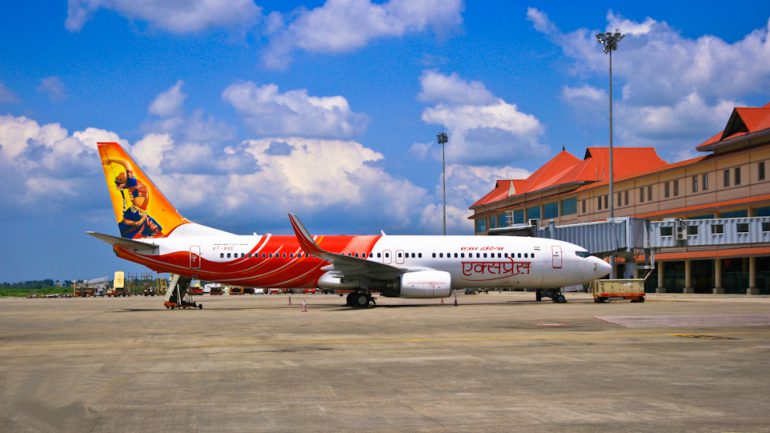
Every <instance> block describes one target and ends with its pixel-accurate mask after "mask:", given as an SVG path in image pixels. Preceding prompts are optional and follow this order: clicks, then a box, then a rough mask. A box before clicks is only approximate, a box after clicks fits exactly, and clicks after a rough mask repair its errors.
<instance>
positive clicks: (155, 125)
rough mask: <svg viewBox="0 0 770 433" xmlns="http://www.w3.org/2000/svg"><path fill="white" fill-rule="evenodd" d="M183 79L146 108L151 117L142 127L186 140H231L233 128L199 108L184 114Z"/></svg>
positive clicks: (202, 141)
mask: <svg viewBox="0 0 770 433" xmlns="http://www.w3.org/2000/svg"><path fill="white" fill-rule="evenodd" d="M183 85H184V81H182V80H179V81H177V82H176V84H174V85H173V86H171V87H170V88H169V89H168V90H166V91H164V92H161V93H160V94H158V95H157V96H156V97H155V98H154V99H153V100H152V102H151V103H150V106H149V107H148V108H147V111H148V112H149V113H150V114H151V115H153V116H154V117H153V118H152V119H150V120H149V121H148V122H146V123H145V125H144V127H143V129H144V131H145V132H147V133H149V134H171V135H174V136H176V137H178V138H179V139H182V140H184V141H187V142H196V143H217V142H223V141H226V140H229V139H232V138H233V136H234V135H235V134H234V131H233V128H232V127H231V126H230V125H227V124H225V123H224V122H221V121H219V120H217V119H216V118H214V117H212V116H206V115H205V114H204V113H203V111H202V110H195V111H193V112H192V113H189V114H188V113H187V112H186V111H185V110H184V102H185V100H186V99H187V94H186V93H185V92H184V91H183V90H182V86H183Z"/></svg>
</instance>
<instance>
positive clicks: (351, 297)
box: [345, 292, 377, 308]
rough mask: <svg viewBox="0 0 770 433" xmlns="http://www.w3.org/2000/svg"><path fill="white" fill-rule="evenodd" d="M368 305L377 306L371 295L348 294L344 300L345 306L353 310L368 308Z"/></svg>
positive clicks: (363, 293) (361, 293)
mask: <svg viewBox="0 0 770 433" xmlns="http://www.w3.org/2000/svg"><path fill="white" fill-rule="evenodd" d="M369 304H371V305H377V301H375V300H374V298H373V297H372V295H370V294H369V293H365V292H350V293H348V297H347V299H346V300H345V305H347V306H348V307H353V308H368V307H369Z"/></svg>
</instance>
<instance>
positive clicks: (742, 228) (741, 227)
mask: <svg viewBox="0 0 770 433" xmlns="http://www.w3.org/2000/svg"><path fill="white" fill-rule="evenodd" d="M735 231H737V232H738V233H748V232H749V223H738V224H737V227H736V228H735Z"/></svg>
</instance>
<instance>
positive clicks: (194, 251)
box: [190, 245, 201, 269]
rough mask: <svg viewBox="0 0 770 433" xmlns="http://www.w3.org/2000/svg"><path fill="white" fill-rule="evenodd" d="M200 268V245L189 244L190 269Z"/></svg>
mask: <svg viewBox="0 0 770 433" xmlns="http://www.w3.org/2000/svg"><path fill="white" fill-rule="evenodd" d="M200 268H201V247H200V246H199V245H191V246H190V269H200Z"/></svg>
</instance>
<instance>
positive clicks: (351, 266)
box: [289, 214, 410, 280]
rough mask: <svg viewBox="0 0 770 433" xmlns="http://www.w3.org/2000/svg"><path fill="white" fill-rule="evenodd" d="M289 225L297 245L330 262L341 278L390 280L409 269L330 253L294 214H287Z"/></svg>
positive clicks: (332, 268) (332, 269)
mask: <svg viewBox="0 0 770 433" xmlns="http://www.w3.org/2000/svg"><path fill="white" fill-rule="evenodd" d="M289 220H290V221H291V226H292V227H293V228H294V233H295V234H296V235H297V239H298V240H299V245H300V247H302V250H303V251H304V252H306V253H308V254H311V255H313V256H316V257H319V258H321V259H323V260H326V261H327V262H329V263H331V264H332V267H331V269H330V270H331V271H332V272H333V273H334V274H336V275H335V276H338V277H340V278H343V279H360V278H371V279H374V280H390V279H393V278H397V277H399V276H401V275H403V274H405V273H407V272H409V271H410V270H409V269H405V268H399V267H396V266H391V265H386V264H384V263H379V262H374V261H371V260H366V259H363V258H359V257H351V256H346V255H344V254H339V253H332V252H329V251H326V250H325V249H323V248H321V247H320V246H319V245H318V243H316V241H315V240H313V237H312V236H311V235H310V233H309V232H308V231H307V229H305V226H303V225H302V223H301V222H300V221H299V218H297V216H296V215H294V214H289Z"/></svg>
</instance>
